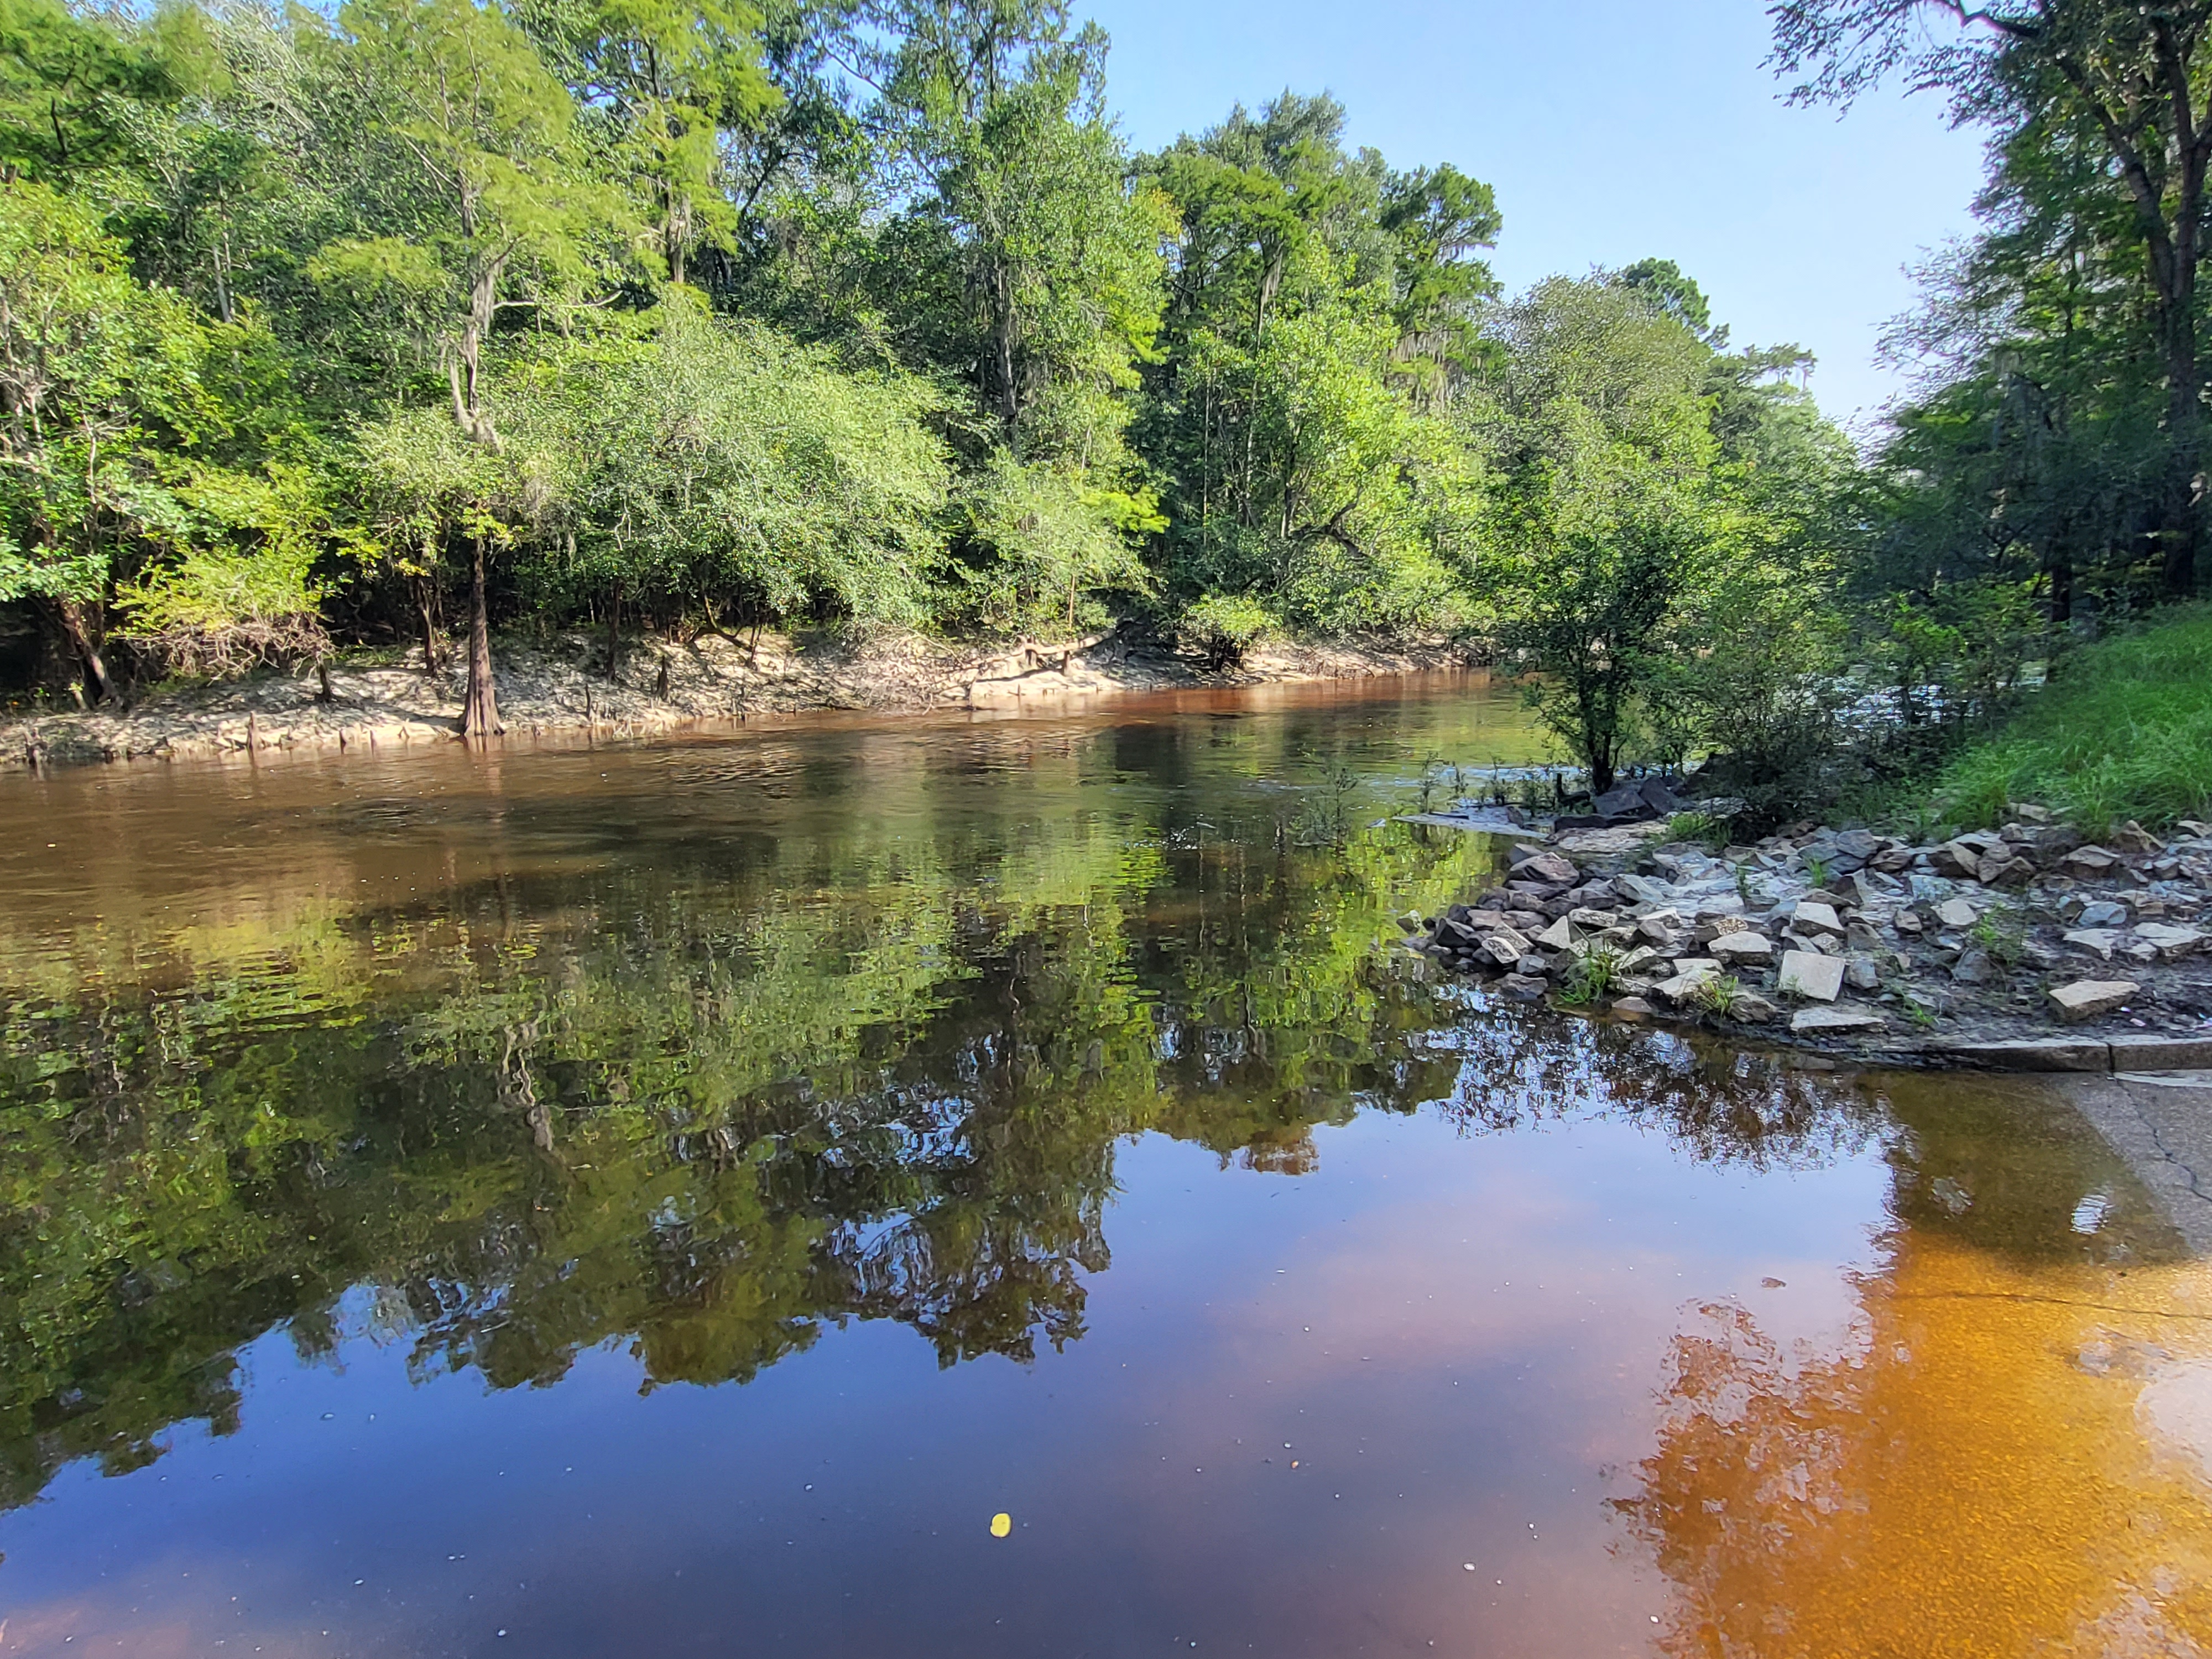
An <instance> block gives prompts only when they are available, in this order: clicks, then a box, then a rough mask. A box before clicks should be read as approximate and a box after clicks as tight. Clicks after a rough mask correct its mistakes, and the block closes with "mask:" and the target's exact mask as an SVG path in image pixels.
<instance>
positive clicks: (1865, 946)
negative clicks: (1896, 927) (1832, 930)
mask: <svg viewBox="0 0 2212 1659" xmlns="http://www.w3.org/2000/svg"><path fill="white" fill-rule="evenodd" d="M1844 944H1845V945H1847V946H1849V947H1850V949H1851V950H1854V951H1879V950H1881V934H1880V933H1876V932H1875V929H1874V924H1873V923H1871V922H1866V921H1860V920H1859V919H1858V918H1857V916H1853V917H1852V918H1851V919H1850V921H1848V922H1846V923H1844Z"/></svg>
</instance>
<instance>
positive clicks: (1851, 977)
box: [1844, 956, 1881, 991]
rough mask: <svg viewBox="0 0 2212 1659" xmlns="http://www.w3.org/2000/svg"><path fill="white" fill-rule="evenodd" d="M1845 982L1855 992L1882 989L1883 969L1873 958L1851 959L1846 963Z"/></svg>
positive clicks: (1848, 958)
mask: <svg viewBox="0 0 2212 1659" xmlns="http://www.w3.org/2000/svg"><path fill="white" fill-rule="evenodd" d="M1844 983H1845V984H1846V985H1849V986H1850V987H1851V989H1853V990H1854V991H1874V990H1879V989H1880V988H1881V968H1880V967H1879V966H1878V965H1877V964H1876V963H1875V959H1874V958H1873V957H1865V956H1860V957H1846V958H1845V959H1844Z"/></svg>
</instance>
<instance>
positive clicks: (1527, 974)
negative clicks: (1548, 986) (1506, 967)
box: [1513, 956, 1552, 979]
mask: <svg viewBox="0 0 2212 1659" xmlns="http://www.w3.org/2000/svg"><path fill="white" fill-rule="evenodd" d="M1513 971H1514V972H1515V973H1516V974H1518V975H1521V976H1522V978H1524V979H1544V978H1547V977H1548V976H1549V975H1550V974H1551V971H1552V964H1551V963H1548V962H1547V961H1545V960H1544V958H1543V957H1539V956H1526V957H1522V958H1521V960H1520V961H1518V962H1516V963H1514V964H1513Z"/></svg>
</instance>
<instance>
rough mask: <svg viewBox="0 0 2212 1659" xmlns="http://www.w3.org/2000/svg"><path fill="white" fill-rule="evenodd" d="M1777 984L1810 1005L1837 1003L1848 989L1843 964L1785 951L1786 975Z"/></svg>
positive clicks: (1810, 953) (1800, 952)
mask: <svg viewBox="0 0 2212 1659" xmlns="http://www.w3.org/2000/svg"><path fill="white" fill-rule="evenodd" d="M1775 982H1776V983H1777V984H1778V985H1779V986H1780V987H1782V989H1783V990H1784V991H1785V992H1788V993H1790V994H1791V995H1793V996H1801V997H1803V998H1804V999H1805V1000H1807V1001H1808V1002H1833V1001H1834V1000H1836V998H1837V997H1838V995H1840V994H1842V992H1843V988H1844V964H1843V960H1842V958H1841V957H1824V956H1820V955H1816V954H1815V953H1814V952H1813V951H1784V952H1783V953H1782V971H1781V974H1780V976H1779V977H1778V979H1777V980H1776V981H1775Z"/></svg>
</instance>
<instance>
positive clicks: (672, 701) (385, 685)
mask: <svg viewBox="0 0 2212 1659" xmlns="http://www.w3.org/2000/svg"><path fill="white" fill-rule="evenodd" d="M605 650H606V638H605V635H604V634H598V633H593V634H590V635H586V634H583V633H581V632H578V633H573V634H568V635H560V636H556V638H554V639H552V640H550V641H513V640H510V641H501V642H500V643H499V645H498V646H497V647H496V648H495V653H494V659H495V684H496V686H497V690H498V696H499V708H500V714H501V719H502V720H503V721H504V722H505V725H506V726H507V736H508V738H510V739H518V740H527V739H529V738H534V737H542V736H556V735H561V734H564V733H578V732H584V731H586V729H589V730H592V731H596V732H612V733H616V734H619V735H626V736H642V735H649V734H651V733H653V732H668V731H675V730H678V729H681V728H684V727H688V726H701V725H705V724H708V723H711V722H715V721H721V720H741V719H744V718H747V717H750V716H752V715H756V714H793V713H798V712H800V711H804V710H807V709H817V708H878V709H902V708H913V709H922V708H957V707H963V706H964V707H977V708H1004V707H1006V706H1009V705H1015V706H1018V705H1020V704H1023V703H1025V702H1052V701H1054V700H1066V699H1075V698H1085V697H1096V696H1111V695H1114V694H1115V693H1118V692H1127V691H1152V690H1164V689H1168V688H1172V687H1177V686H1200V685H1219V686H1231V685H1250V684H1263V683H1267V682H1271V681H1292V680H1317V679H1343V678H1355V677H1358V676H1363V675H1370V674H1393V673H1409V672H1417V671H1423V670H1429V669H1438V668H1451V667H1457V666H1461V665H1462V663H1463V660H1464V659H1463V658H1462V656H1461V654H1460V653H1458V652H1456V651H1455V650H1454V649H1453V648H1451V647H1448V646H1443V645H1435V646H1427V647H1423V646H1401V647H1387V648H1386V647H1369V646H1360V645H1351V644H1339V645H1327V646H1318V645H1316V646H1307V645H1291V644H1278V645H1272V646H1267V647H1261V648H1260V649H1258V650H1255V651H1254V652H1253V653H1251V654H1250V655H1249V656H1248V657H1247V659H1245V661H1244V662H1243V664H1241V665H1238V666H1237V667H1235V668H1232V669H1228V670H1225V671H1218V672H1212V671H1206V670H1205V669H1204V668H1202V667H1201V666H1200V665H1197V664H1196V663H1194V662H1193V661H1191V660H1189V659H1184V658H1181V657H1176V656H1174V655H1170V654H1168V653H1157V652H1155V653H1143V652H1136V651H1132V650H1130V649H1129V648H1127V647H1126V646H1125V645H1124V644H1123V643H1122V641H1120V640H1119V639H1118V638H1117V637H1115V636H1114V635H1107V636H1105V637H1103V638H1101V639H1097V640H1093V641H1078V642H1077V643H1076V644H1075V645H1073V646H1067V645H1039V644H1026V643H1024V644H1016V645H1012V646H997V647H990V648H987V649H986V648H978V647H972V646H961V645H956V644H951V643H947V642H945V641H935V640H930V639H926V638H923V637H921V636H919V635H884V636H878V637H877V638H874V639H872V640H867V641H851V640H844V639H838V638H835V637H831V636H828V635H820V636H812V637H805V636H801V637H793V636H788V635H781V634H763V635H760V636H759V638H758V639H757V641H756V640H754V639H753V638H751V637H750V635H744V636H738V637H735V638H732V637H730V636H727V635H720V634H711V635H703V636H702V637H701V638H699V639H697V640H696V641H691V642H690V643H687V644H678V643H676V642H674V641H666V640H659V639H644V640H634V641H625V643H624V647H623V655H622V660H621V664H620V666H619V668H618V670H617V672H616V674H615V675H614V676H613V677H612V678H609V676H608V675H607V672H606V670H605ZM463 682H464V669H463V665H462V663H461V662H460V661H459V657H458V653H456V659H455V660H453V662H452V663H450V664H449V665H447V667H446V668H445V670H444V671H442V672H441V673H440V674H438V675H437V676H435V677H432V676H429V675H426V674H425V673H423V671H422V667H421V665H420V657H419V653H417V656H416V662H415V665H412V666H407V665H394V666H391V667H380V668H373V667H333V668H332V669H331V671H330V692H331V696H330V697H329V698H328V699H327V700H325V698H324V697H323V696H322V690H323V687H322V682H321V680H320V678H319V676H318V675H317V673H316V671H314V670H313V669H312V668H302V669H301V670H298V671H295V672H291V673H264V674H259V675H255V676H253V677H251V678H246V679H243V680H238V681H234V682H229V683H227V684H219V685H210V686H202V687H194V688H190V689H182V690H173V691H167V692H162V693H159V694H156V695H155V696H149V698H147V699H146V701H144V702H141V703H139V704H137V706H136V707H134V708H131V709H130V710H129V711H128V712H112V713H111V712H106V711H100V710H94V711H91V712H87V713H68V714H40V715H38V716H35V717H21V718H15V719H12V720H7V721H6V722H4V723H0V770H7V769H22V768H24V767H26V766H33V765H36V766H68V765H80V764H85V763H94V762H101V761H125V760H172V761H173V760H185V759H190V758H193V757H203V756H212V755H224V754H234V753H240V752H245V751H246V750H252V751H253V752H254V753H256V754H261V753H276V754H281V753H284V752H288V751H292V752H300V751H310V750H323V749H337V748H354V747H360V748H373V749H379V750H386V749H397V748H404V747H406V746H408V745H410V744H440V743H447V742H451V741H453V739H454V738H455V735H456V728H457V726H458V723H459V713H460V705H461V693H462V688H463Z"/></svg>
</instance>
